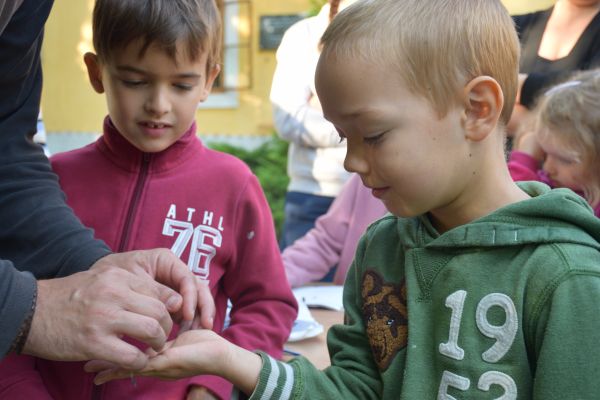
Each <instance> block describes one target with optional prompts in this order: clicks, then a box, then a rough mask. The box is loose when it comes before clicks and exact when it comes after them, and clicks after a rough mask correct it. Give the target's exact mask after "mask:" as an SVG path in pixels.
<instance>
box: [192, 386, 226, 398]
mask: <svg viewBox="0 0 600 400" xmlns="http://www.w3.org/2000/svg"><path fill="white" fill-rule="evenodd" d="M185 400H219V398H218V397H217V396H215V395H214V394H212V392H211V391H210V390H208V389H207V388H205V387H203V386H192V387H191V388H190V390H189V391H188V394H187V396H186V398H185Z"/></svg>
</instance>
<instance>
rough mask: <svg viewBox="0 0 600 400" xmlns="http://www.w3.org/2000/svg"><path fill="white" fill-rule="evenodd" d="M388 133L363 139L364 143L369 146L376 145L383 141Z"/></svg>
mask: <svg viewBox="0 0 600 400" xmlns="http://www.w3.org/2000/svg"><path fill="white" fill-rule="evenodd" d="M386 133H387V131H385V132H381V133H379V134H377V135H373V136H368V137H366V138H363V141H364V142H365V143H366V144H368V145H375V144H377V143H379V142H380V141H381V140H382V139H383V137H384V136H385V134H386Z"/></svg>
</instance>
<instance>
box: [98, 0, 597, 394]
mask: <svg viewBox="0 0 600 400" xmlns="http://www.w3.org/2000/svg"><path fill="white" fill-rule="evenodd" d="M322 41H323V53H322V55H321V58H320V61H319V65H318V68H317V75H316V87H317V92H318V94H319V98H320V100H321V103H322V105H323V111H324V114H325V116H326V117H327V119H329V120H330V121H331V122H332V123H333V124H334V125H335V126H336V127H337V129H338V131H339V132H340V136H342V137H344V138H346V140H347V141H348V153H347V156H346V160H345V166H346V168H347V169H348V170H350V171H353V172H356V173H358V174H359V175H360V176H361V178H362V181H363V183H364V184H365V185H366V186H368V187H370V188H371V189H372V192H373V195H374V196H376V197H378V198H380V199H381V200H382V201H383V202H384V203H385V205H386V207H387V208H388V210H389V211H391V212H392V213H393V214H394V216H389V217H385V218H383V219H381V220H379V221H378V222H375V223H374V224H373V225H371V226H370V228H369V229H368V230H367V232H366V234H365V235H364V236H363V238H362V240H361V243H360V244H359V247H358V250H357V253H356V257H355V261H354V264H353V266H352V267H351V270H350V271H349V273H348V278H347V281H346V283H345V292H344V305H345V312H346V322H345V324H344V325H339V326H335V327H333V328H332V329H331V330H330V332H329V335H328V343H329V350H330V355H331V363H332V366H331V367H330V368H328V369H327V370H325V371H318V370H316V369H315V368H314V367H313V366H312V365H311V364H310V363H309V362H308V361H307V360H306V359H303V358H298V359H294V360H293V361H291V362H290V363H289V364H284V363H281V362H279V361H275V360H274V359H272V358H270V357H267V356H265V355H264V354H262V353H261V354H260V356H261V357H260V358H259V357H258V356H257V355H256V354H254V353H250V352H247V351H244V350H242V349H240V348H238V347H235V346H232V345H229V344H227V343H225V342H224V341H222V339H220V338H217V337H215V336H214V335H212V334H209V333H208V332H191V333H189V334H187V335H186V336H183V337H181V338H179V339H178V340H177V341H175V342H173V343H171V344H170V346H169V349H168V350H165V351H163V352H161V353H160V354H158V355H157V356H156V357H155V358H154V359H153V360H152V361H151V363H150V366H149V367H148V368H147V369H146V370H144V371H143V372H142V374H143V375H152V376H171V377H173V376H185V375H186V374H193V373H206V372H211V373H217V374H219V375H222V376H224V377H226V378H227V379H229V380H231V381H232V382H234V384H235V385H236V386H237V387H239V388H240V389H241V390H243V391H244V392H246V393H252V397H251V398H253V399H254V398H256V399H271V398H273V399H288V398H294V399H296V398H306V399H351V398H352V399H382V398H383V399H410V400H417V399H419V400H420V399H435V398H437V399H454V398H460V399H492V398H494V399H498V398H501V399H505V400H506V399H529V398H535V399H544V400H547V399H576V398H581V399H591V398H594V397H596V396H597V394H598V393H600V381H599V380H598V379H597V376H596V375H597V371H598V367H599V366H600V346H598V344H597V337H598V332H599V331H600V317H599V315H598V304H600V268H599V266H600V253H598V249H599V247H600V244H599V243H598V238H599V237H600V223H599V222H598V221H597V220H596V219H595V218H594V216H593V215H592V213H591V212H590V209H589V207H588V206H587V205H586V204H585V203H584V201H583V200H582V199H581V198H579V197H578V196H577V195H575V194H574V193H572V192H570V191H567V190H555V191H551V190H550V189H549V188H548V187H547V186H544V185H541V184H537V183H527V184H523V185H521V186H517V185H516V184H514V183H513V181H512V180H511V178H510V176H509V173H508V170H507V166H506V163H505V159H504V153H503V146H504V125H505V124H506V122H507V121H508V119H509V116H510V110H511V109H512V104H508V103H509V102H510V101H511V100H510V99H514V97H515V89H516V83H517V66H518V41H517V37H516V34H515V30H514V27H513V25H512V21H511V19H510V17H509V16H508V14H507V12H506V10H505V9H504V8H503V6H502V5H501V4H500V2H499V1H495V0H429V1H424V0H363V1H360V2H358V3H356V4H355V5H354V6H352V7H350V8H349V9H347V10H345V11H344V12H342V13H340V15H339V16H338V17H337V18H336V19H335V20H334V21H333V23H332V24H331V26H330V27H329V29H328V30H327V31H326V33H325V34H324V36H323V40H322ZM575 329H577V332H578V333H577V334H575V333H574V330H575ZM184 353H185V355H184ZM88 367H90V368H94V369H101V367H102V366H101V365H100V366H98V365H96V366H95V367H94V365H89V366H88ZM175 367H177V368H178V370H177V371H175V370H174V369H173V368H175ZM126 374H127V372H126V371H125V372H117V373H116V374H115V373H114V372H104V373H103V374H102V375H100V376H99V377H98V379H97V380H98V382H101V381H104V380H106V379H109V378H112V377H115V376H126Z"/></svg>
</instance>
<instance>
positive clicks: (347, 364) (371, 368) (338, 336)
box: [251, 236, 382, 400]
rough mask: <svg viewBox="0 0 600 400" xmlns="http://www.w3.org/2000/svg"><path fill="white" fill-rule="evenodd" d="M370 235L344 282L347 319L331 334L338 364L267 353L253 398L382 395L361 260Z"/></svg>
mask: <svg viewBox="0 0 600 400" xmlns="http://www.w3.org/2000/svg"><path fill="white" fill-rule="evenodd" d="M365 242H366V239H365V237H364V236H363V238H362V239H361V240H360V243H359V245H358V249H357V253H356V258H355V261H354V262H353V264H352V266H351V267H350V270H349V271H348V277H347V279H346V283H345V284H344V310H345V318H344V319H345V322H344V324H343V325H335V326H333V327H332V328H331V329H330V330H329V333H328V335H327V346H328V348H329V354H330V357H331V363H332V365H331V366H330V367H329V368H327V369H325V370H323V371H320V370H318V369H316V368H315V367H314V366H313V365H312V364H311V363H310V362H309V361H308V360H307V359H306V358H304V357H298V358H295V359H293V360H291V361H290V362H289V363H283V362H280V361H276V360H274V359H272V358H270V357H269V356H267V355H265V354H264V353H260V354H261V357H262V358H263V368H262V370H261V373H260V378H259V383H258V385H257V387H256V389H255V391H254V393H253V394H252V397H251V399H252V400H254V399H261V400H266V399H282V400H283V399H360V400H366V399H380V398H381V389H382V382H381V377H380V374H379V370H378V369H377V366H376V365H375V362H374V360H373V356H372V353H371V348H370V345H369V342H368V340H367V336H366V332H365V327H364V324H363V319H362V315H361V314H362V313H361V309H362V300H361V295H360V276H361V273H360V269H361V268H360V264H361V260H362V258H363V255H364V250H365V246H366V244H365Z"/></svg>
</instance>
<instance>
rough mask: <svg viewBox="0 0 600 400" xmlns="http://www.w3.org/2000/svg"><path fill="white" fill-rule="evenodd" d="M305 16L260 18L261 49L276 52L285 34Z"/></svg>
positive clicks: (266, 16)
mask: <svg viewBox="0 0 600 400" xmlns="http://www.w3.org/2000/svg"><path fill="white" fill-rule="evenodd" d="M304 17H305V15H303V14H291V15H263V16H261V17H260V48H261V50H275V49H277V47H279V43H281V38H282V37H283V34H284V33H285V31H286V30H287V28H289V27H290V26H292V25H293V24H294V23H296V22H297V21H299V20H301V19H302V18H304Z"/></svg>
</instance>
